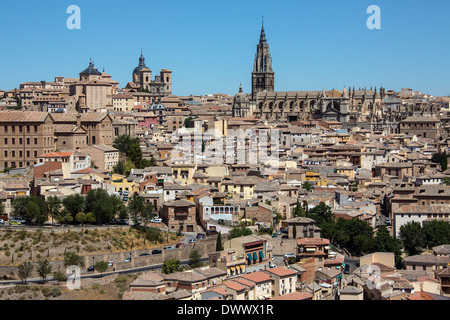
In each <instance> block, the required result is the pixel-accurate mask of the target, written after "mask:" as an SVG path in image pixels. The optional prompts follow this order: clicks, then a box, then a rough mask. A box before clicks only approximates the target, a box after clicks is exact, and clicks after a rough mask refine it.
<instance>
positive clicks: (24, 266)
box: [17, 261, 34, 284]
mask: <svg viewBox="0 0 450 320" xmlns="http://www.w3.org/2000/svg"><path fill="white" fill-rule="evenodd" d="M33 268H34V267H33V264H32V263H31V262H28V261H25V262H22V263H21V264H19V266H18V270H17V272H18V274H19V278H20V280H21V281H22V283H24V284H26V283H27V279H28V277H29V276H30V275H31V272H32V271H33Z"/></svg>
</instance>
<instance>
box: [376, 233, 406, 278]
mask: <svg viewBox="0 0 450 320" xmlns="http://www.w3.org/2000/svg"><path fill="white" fill-rule="evenodd" d="M374 251H376V252H392V253H394V256H395V265H396V267H397V269H403V258H402V243H401V241H400V239H398V238H394V237H392V236H391V235H390V233H389V230H388V229H387V227H386V226H380V227H379V228H378V230H377V233H376V236H375V249H374Z"/></svg>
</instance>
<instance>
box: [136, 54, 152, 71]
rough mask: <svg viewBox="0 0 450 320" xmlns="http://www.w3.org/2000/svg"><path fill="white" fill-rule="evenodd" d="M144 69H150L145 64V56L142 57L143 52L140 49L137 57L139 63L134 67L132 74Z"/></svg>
mask: <svg viewBox="0 0 450 320" xmlns="http://www.w3.org/2000/svg"><path fill="white" fill-rule="evenodd" d="M144 69H147V70H150V69H148V68H147V66H146V65H145V58H144V55H143V53H142V51H141V57H140V58H139V65H138V66H137V67H136V68H134V70H133V74H139V73H140V72H141V71H142V70H144ZM147 70H145V71H147Z"/></svg>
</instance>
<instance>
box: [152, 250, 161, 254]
mask: <svg viewBox="0 0 450 320" xmlns="http://www.w3.org/2000/svg"><path fill="white" fill-rule="evenodd" d="M160 253H162V251H161V250H158V249H155V250H153V251H152V254H160Z"/></svg>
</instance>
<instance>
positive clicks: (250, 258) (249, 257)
mask: <svg viewBox="0 0 450 320" xmlns="http://www.w3.org/2000/svg"><path fill="white" fill-rule="evenodd" d="M247 256H248V261H252V254H251V253H249V254H248V255H247Z"/></svg>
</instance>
